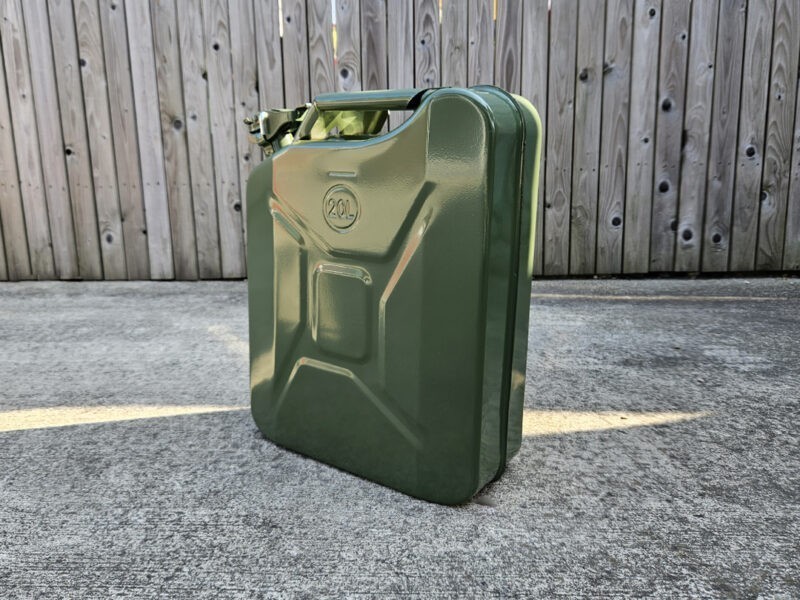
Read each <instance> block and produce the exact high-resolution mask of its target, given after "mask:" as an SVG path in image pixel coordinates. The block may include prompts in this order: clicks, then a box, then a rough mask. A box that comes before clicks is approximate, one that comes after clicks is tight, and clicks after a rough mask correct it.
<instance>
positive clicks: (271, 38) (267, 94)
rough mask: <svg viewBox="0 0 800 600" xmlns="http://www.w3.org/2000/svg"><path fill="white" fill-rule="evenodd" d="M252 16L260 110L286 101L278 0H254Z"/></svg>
mask: <svg viewBox="0 0 800 600" xmlns="http://www.w3.org/2000/svg"><path fill="white" fill-rule="evenodd" d="M255 15H256V22H257V23H258V35H257V36H256V55H257V57H258V101H259V104H260V107H261V108H262V109H267V108H280V107H283V106H286V102H284V95H283V56H282V55H281V36H280V19H279V12H278V0H263V1H257V2H256V3H255ZM309 33H311V32H309ZM331 91H333V90H331ZM187 96H188V92H187Z"/></svg>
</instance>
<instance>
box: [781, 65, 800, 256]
mask: <svg viewBox="0 0 800 600" xmlns="http://www.w3.org/2000/svg"><path fill="white" fill-rule="evenodd" d="M797 94H798V95H800V77H798V81H797ZM796 105H797V109H796V112H795V116H794V149H793V150H792V170H791V175H790V177H789V199H788V202H787V209H786V210H787V213H786V241H785V243H784V249H783V269H784V271H798V270H800V102H797V103H796Z"/></svg>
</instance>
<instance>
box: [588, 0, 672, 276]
mask: <svg viewBox="0 0 800 600" xmlns="http://www.w3.org/2000/svg"><path fill="white" fill-rule="evenodd" d="M660 30H661V0H636V3H635V6H634V19H633V50H632V58H631V100H630V102H631V104H630V121H629V130H628V134H629V135H628V144H627V149H626V150H625V152H627V155H628V157H627V160H628V167H627V175H626V188H625V189H626V191H625V219H624V238H625V239H624V244H623V245H621V246H617V245H616V244H615V247H619V248H620V249H621V250H622V252H623V254H622V256H618V255H617V253H616V252H613V253H609V255H615V262H616V261H618V260H619V259H620V258H621V259H622V266H623V271H624V272H626V273H646V272H647V270H648V265H649V254H650V213H651V208H652V203H653V153H654V149H653V147H654V145H655V144H654V140H653V136H654V135H655V129H656V95H657V93H658V38H659V33H660ZM607 218H608V217H606V218H605V219H601V221H600V222H601V223H603V224H604V225H606V226H610V227H614V226H615V224H616V225H621V223H620V222H618V221H615V218H616V215H614V216H611V221H610V222H609V221H608V220H607ZM598 252H599V249H598ZM606 266H608V267H610V266H611V265H610V264H609V265H606ZM598 270H599V269H598ZM601 272H603V271H601ZM608 272H611V270H610V269H609V271H608Z"/></svg>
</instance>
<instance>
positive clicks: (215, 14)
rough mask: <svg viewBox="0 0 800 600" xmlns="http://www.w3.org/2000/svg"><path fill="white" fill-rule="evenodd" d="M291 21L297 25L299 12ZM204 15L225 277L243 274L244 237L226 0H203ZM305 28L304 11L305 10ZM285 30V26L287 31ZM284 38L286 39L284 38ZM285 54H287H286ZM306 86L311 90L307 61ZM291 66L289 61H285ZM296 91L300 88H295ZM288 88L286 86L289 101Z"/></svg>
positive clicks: (237, 125) (218, 212)
mask: <svg viewBox="0 0 800 600" xmlns="http://www.w3.org/2000/svg"><path fill="white" fill-rule="evenodd" d="M287 16H291V17H292V18H291V19H290V21H289V23H294V25H293V27H294V28H297V27H298V24H297V22H296V19H297V18H299V17H298V14H297V13H293V14H292V15H287V14H286V13H284V21H285V20H286V17H287ZM203 17H204V21H205V28H206V36H205V37H206V51H207V53H208V54H207V59H206V60H207V61H208V63H207V66H208V98H209V116H210V120H211V138H212V139H211V147H212V156H213V157H214V176H215V181H216V192H217V215H218V219H219V232H220V253H221V258H222V276H223V277H244V276H245V262H244V238H243V235H242V213H241V210H242V204H241V198H240V197H239V169H238V164H237V160H238V159H237V153H236V132H237V131H238V130H239V129H241V126H240V124H237V123H235V121H234V113H233V108H232V107H233V80H232V77H231V41H230V30H229V25H228V24H229V18H228V5H227V2H225V1H224V0H204V2H203ZM303 19H304V22H303V31H305V12H303ZM285 31H286V29H284V32H285ZM284 41H285V40H284ZM284 56H285V55H284ZM305 64H306V78H305V82H306V83H305V85H306V87H305V89H306V91H307V90H308V61H307V60H306V61H305ZM286 68H287V69H288V68H289V63H288V62H287V63H286ZM293 93H294V94H297V89H295V90H294V92H293ZM288 94H289V87H288V86H287V100H288Z"/></svg>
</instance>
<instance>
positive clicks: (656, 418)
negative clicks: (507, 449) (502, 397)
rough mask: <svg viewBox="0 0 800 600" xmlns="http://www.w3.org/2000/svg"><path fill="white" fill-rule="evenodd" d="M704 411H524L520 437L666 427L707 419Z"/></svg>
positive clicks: (707, 414)
mask: <svg viewBox="0 0 800 600" xmlns="http://www.w3.org/2000/svg"><path fill="white" fill-rule="evenodd" d="M709 414H710V413H707V412H617V411H599V412H581V411H571V410H525V413H524V414H523V418H522V435H524V436H526V437H527V436H536V435H559V434H563V433H579V432H585V431H603V430H606V429H628V428H630V427H644V426H647V425H667V424H670V423H680V422H682V421H691V420H693V419H700V418H702V417H707V416H709Z"/></svg>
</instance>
